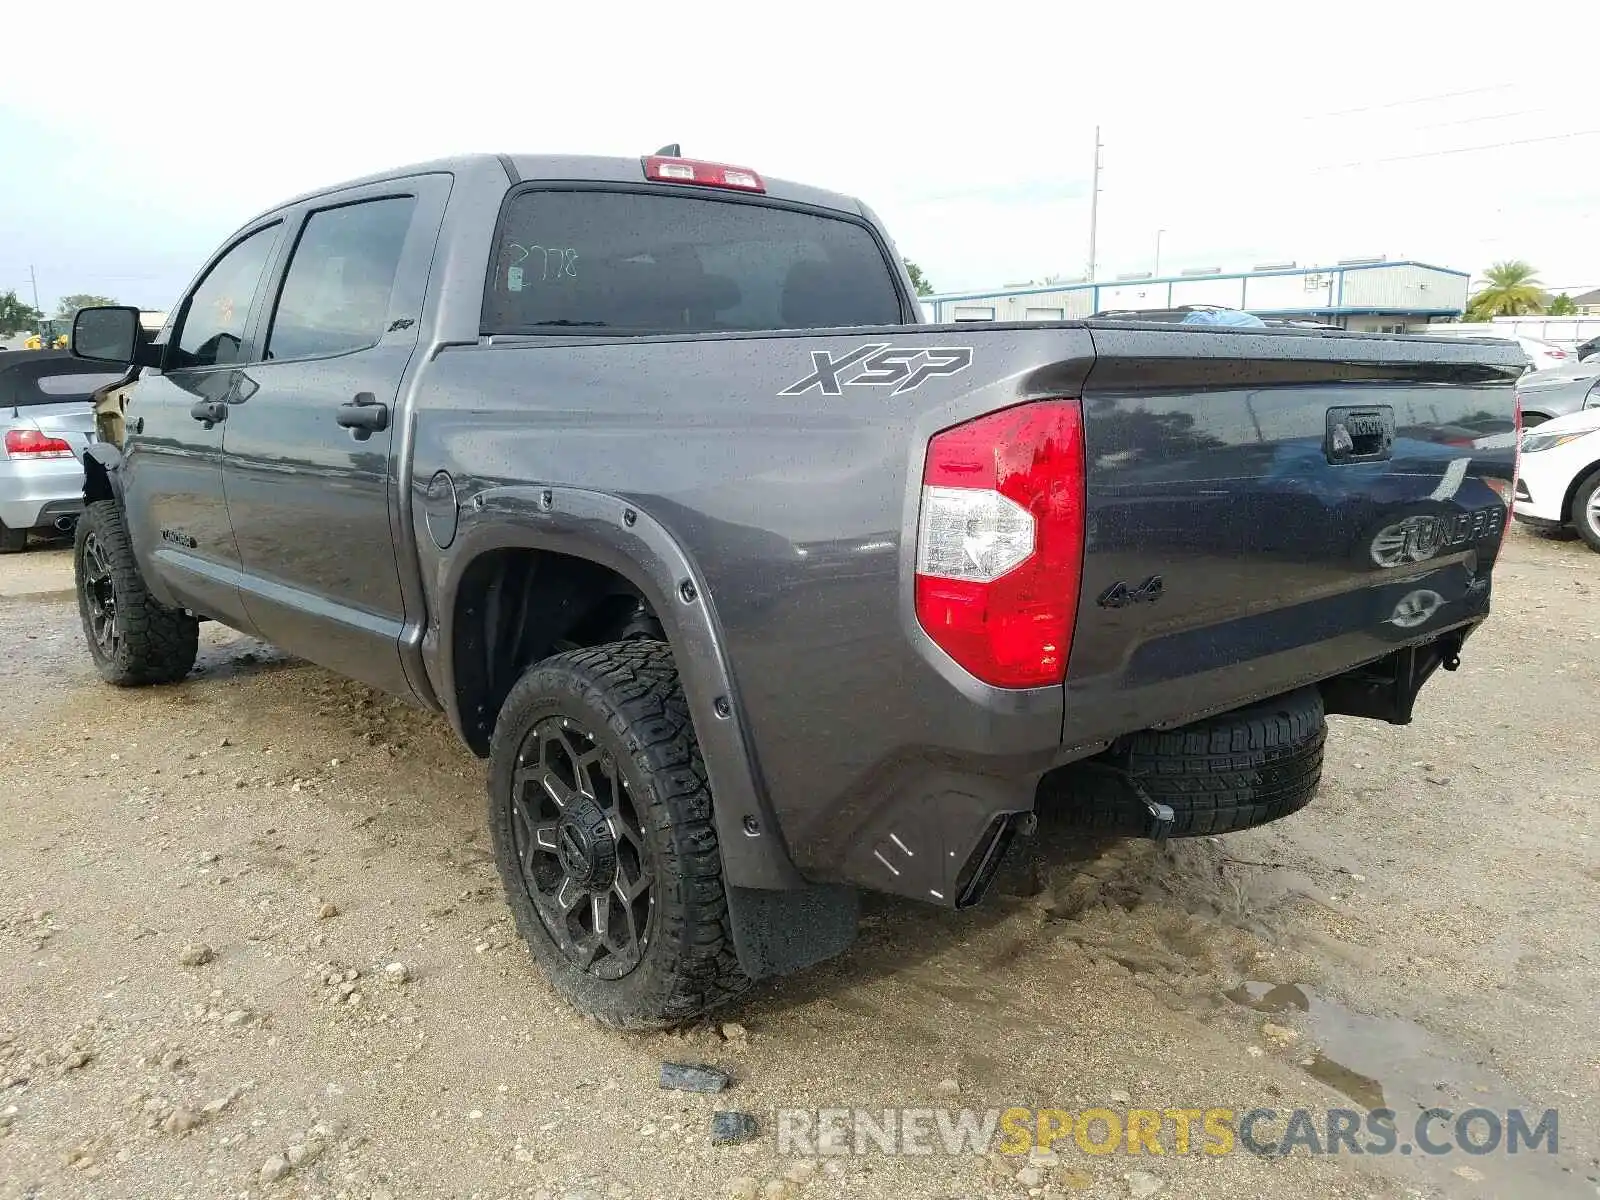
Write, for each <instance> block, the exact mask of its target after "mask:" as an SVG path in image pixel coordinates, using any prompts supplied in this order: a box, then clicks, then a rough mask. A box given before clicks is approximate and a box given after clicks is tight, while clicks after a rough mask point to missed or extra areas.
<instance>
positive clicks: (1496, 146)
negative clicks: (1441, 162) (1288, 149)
mask: <svg viewBox="0 0 1600 1200" xmlns="http://www.w3.org/2000/svg"><path fill="white" fill-rule="evenodd" d="M1597 134H1600V129H1574V130H1573V131H1572V132H1570V133H1552V134H1548V135H1546V136H1544V137H1531V138H1516V139H1514V140H1513V141H1509V142H1490V143H1488V144H1487V145H1483V146H1455V147H1452V148H1451V149H1449V150H1423V151H1421V152H1419V153H1417V154H1395V155H1391V156H1389V157H1388V158H1363V159H1357V160H1356V161H1355V162H1347V163H1335V164H1333V165H1331V166H1326V167H1314V168H1312V170H1311V174H1313V175H1315V174H1319V173H1321V172H1323V171H1343V170H1346V169H1348V168H1350V167H1368V166H1375V165H1377V164H1378V163H1393V162H1411V161H1413V160H1414V159H1419V158H1443V157H1445V156H1446V155H1450V154H1475V153H1477V152H1478V151H1480V150H1505V149H1508V148H1509V147H1512V146H1532V145H1536V144H1538V143H1541V142H1560V141H1565V140H1566V139H1568V138H1580V137H1594V136H1596V135H1597Z"/></svg>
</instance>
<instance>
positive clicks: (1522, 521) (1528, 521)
mask: <svg viewBox="0 0 1600 1200" xmlns="http://www.w3.org/2000/svg"><path fill="white" fill-rule="evenodd" d="M1516 521H1517V524H1518V525H1526V526H1527V527H1528V528H1529V529H1537V530H1539V531H1540V532H1542V533H1554V532H1555V531H1556V530H1558V529H1560V528H1561V522H1560V521H1552V520H1550V519H1549V518H1548V517H1534V516H1529V515H1528V514H1527V513H1524V512H1519V513H1517V515H1516Z"/></svg>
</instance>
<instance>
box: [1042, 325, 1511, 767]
mask: <svg viewBox="0 0 1600 1200" xmlns="http://www.w3.org/2000/svg"><path fill="white" fill-rule="evenodd" d="M1093 336H1094V341H1095V349H1096V355H1097V357H1096V362H1095V366H1094V368H1093V370H1092V371H1091V372H1090V375H1089V378H1088V380H1087V382H1086V384H1085V387H1084V390H1083V409H1084V419H1085V423H1084V428H1085V434H1084V436H1085V443H1086V455H1085V460H1086V466H1087V471H1088V478H1087V518H1088V537H1087V542H1086V548H1085V556H1084V568H1083V588H1082V595H1081V600H1080V604H1079V613H1078V626H1077V628H1078V633H1077V635H1076V637H1075V639H1074V642H1073V651H1072V658H1071V662H1070V665H1069V670H1068V676H1067V725H1068V739H1069V741H1089V740H1092V739H1093V738H1095V737H1096V736H1098V735H1103V734H1106V733H1108V732H1112V731H1116V730H1119V729H1126V728H1130V727H1133V726H1137V725H1143V724H1148V723H1150V722H1151V718H1152V717H1154V718H1155V719H1156V720H1157V721H1159V720H1161V719H1163V718H1178V717H1192V716H1194V715H1196V714H1198V713H1200V712H1203V711H1206V710H1208V709H1221V708H1230V707H1233V706H1235V705H1237V704H1240V703H1242V702H1244V701H1246V700H1249V699H1253V698H1255V697H1260V696H1267V695H1271V694H1274V693H1276V692H1281V691H1285V690H1287V689H1289V688H1292V687H1295V686H1298V685H1299V684H1302V683H1305V682H1308V681H1310V680H1313V679H1317V678H1321V677H1326V676H1328V675H1332V674H1336V673H1338V672H1341V671H1344V670H1347V669H1349V668H1350V667H1352V666H1355V665H1357V664H1359V663H1362V662H1365V661H1368V660H1371V659H1375V658H1378V657H1380V656H1382V655H1384V654H1386V653H1388V652H1389V651H1391V650H1393V649H1395V648H1396V647H1397V646H1399V645H1402V644H1405V643H1407V642H1414V641H1420V640H1425V639H1428V638H1431V637H1434V636H1436V635H1437V634H1438V633H1439V632H1440V631H1441V630H1445V629H1448V628H1450V627H1452V626H1456V625H1461V624H1463V623H1465V622H1469V621H1471V620H1474V619H1476V618H1478V617H1481V616H1482V615H1483V613H1484V612H1486V611H1487V608H1488V599H1489V572H1490V568H1491V566H1492V565H1493V562H1494V559H1495V556H1496V554H1497V552H1498V549H1499V545H1500V538H1501V535H1502V533H1503V532H1504V529H1505V525H1506V516H1507V506H1506V501H1507V499H1509V496H1510V487H1511V481H1512V477H1513V473H1514V459H1515V439H1514V438H1513V437H1509V436H1507V435H1508V434H1509V433H1510V431H1511V429H1512V423H1513V411H1514V391H1513V385H1514V382H1515V379H1516V377H1517V374H1518V372H1519V371H1520V370H1521V364H1520V362H1518V361H1516V359H1517V352H1516V350H1515V348H1514V347H1505V348H1503V349H1498V348H1497V349H1496V350H1493V351H1491V350H1488V349H1486V348H1485V347H1484V346H1482V345H1479V346H1465V345H1455V344H1452V343H1450V342H1444V341H1437V342H1428V341H1422V340H1420V339H1408V338H1406V339H1403V338H1377V337H1370V338H1364V337H1354V336H1350V335H1338V334H1335V335H1318V334H1313V335H1306V334H1299V333H1295V332H1288V331H1284V332H1278V331H1273V332H1270V333H1259V332H1254V331H1250V332H1232V331H1207V330H1200V329H1192V330H1191V329H1176V328H1170V327H1169V328H1167V329H1163V330H1160V331H1157V330H1137V329H1128V328H1126V327H1123V328H1106V327H1099V328H1095V329H1094V330H1093ZM1490 356H1494V357H1498V358H1499V359H1500V360H1501V362H1500V363H1499V364H1498V365H1497V364H1495V363H1492V362H1491V363H1486V362H1485V361H1484V360H1485V359H1486V357H1490ZM1130 721H1132V722H1133V726H1130V725H1129V722H1130Z"/></svg>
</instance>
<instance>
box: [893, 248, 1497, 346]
mask: <svg viewBox="0 0 1600 1200" xmlns="http://www.w3.org/2000/svg"><path fill="white" fill-rule="evenodd" d="M1469 282H1470V276H1469V275H1468V273H1467V272H1466V271H1453V270H1451V269H1450V268H1448V267H1436V266H1433V265H1431V264H1429V263H1421V262H1410V261H1400V262H1384V261H1382V260H1374V259H1362V260H1349V261H1346V262H1342V263H1339V264H1337V265H1335V266H1331V267H1297V266H1295V265H1294V264H1293V263H1281V264H1266V265H1263V266H1260V267H1257V268H1256V269H1255V270H1253V271H1242V272H1239V273H1237V274H1224V273H1223V272H1222V271H1220V270H1203V271H1194V270H1190V271H1185V272H1183V273H1182V274H1179V275H1167V276H1162V277H1160V278H1153V277H1150V276H1148V275H1144V276H1127V275H1124V276H1119V277H1118V278H1116V279H1113V280H1097V281H1096V282H1094V283H1087V282H1080V283H1061V284H1052V285H1049V286H1030V287H1015V288H1001V289H998V290H995V291H990V292H964V293H960V294H951V295H939V296H925V297H923V301H922V307H923V312H924V314H925V315H926V317H927V319H928V320H929V321H932V322H935V323H938V324H944V323H948V322H952V321H1062V320H1069V321H1070V320H1076V319H1079V318H1082V317H1087V316H1089V315H1090V314H1092V313H1097V312H1105V311H1107V310H1108V309H1130V308H1132V309H1140V308H1175V307H1177V306H1179V305H1184V304H1212V305H1217V306H1219V307H1223V308H1239V309H1244V310H1245V311H1246V312H1252V313H1255V314H1256V315H1257V316H1262V317H1304V318H1307V319H1310V320H1317V321H1324V322H1326V323H1328V324H1330V325H1338V326H1341V327H1342V328H1345V329H1354V330H1360V331H1364V332H1368V333H1403V332H1406V331H1407V330H1413V329H1416V328H1418V327H1420V326H1422V325H1426V324H1428V323H1429V322H1430V321H1438V320H1449V319H1452V318H1455V317H1459V316H1460V315H1461V314H1462V312H1463V311H1465V309H1466V305H1467V285H1468V283H1469Z"/></svg>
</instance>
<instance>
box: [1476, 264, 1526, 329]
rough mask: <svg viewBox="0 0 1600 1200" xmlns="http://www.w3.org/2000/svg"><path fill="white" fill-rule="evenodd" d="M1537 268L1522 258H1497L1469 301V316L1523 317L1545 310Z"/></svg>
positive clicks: (1485, 317) (1485, 319) (1477, 318)
mask: <svg viewBox="0 0 1600 1200" xmlns="http://www.w3.org/2000/svg"><path fill="white" fill-rule="evenodd" d="M1538 275H1539V273H1538V271H1537V270H1535V269H1534V268H1533V267H1532V266H1531V265H1529V264H1528V263H1525V262H1523V261H1522V260H1521V259H1519V258H1512V259H1507V260H1506V261H1504V262H1497V263H1495V264H1494V265H1492V266H1491V267H1490V268H1489V269H1488V270H1487V271H1485V272H1484V273H1483V279H1484V284H1483V286H1482V287H1481V288H1479V289H1478V290H1477V292H1475V293H1474V294H1473V296H1472V299H1470V300H1468V301H1467V320H1469V321H1489V320H1493V319H1494V318H1495V317H1521V316H1526V315H1527V314H1529V313H1537V312H1543V311H1544V302H1545V293H1544V288H1543V287H1542V286H1540V283H1539V278H1538Z"/></svg>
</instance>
